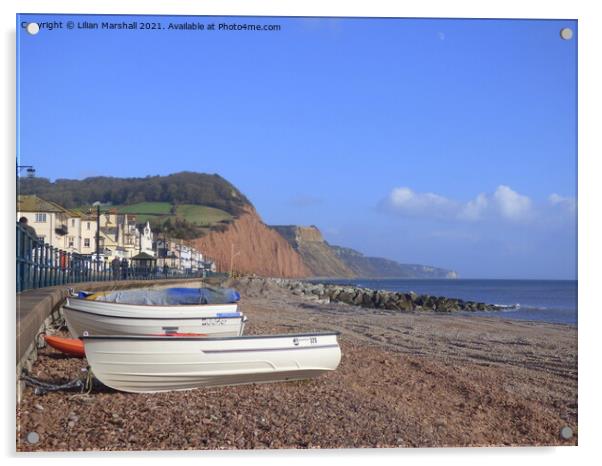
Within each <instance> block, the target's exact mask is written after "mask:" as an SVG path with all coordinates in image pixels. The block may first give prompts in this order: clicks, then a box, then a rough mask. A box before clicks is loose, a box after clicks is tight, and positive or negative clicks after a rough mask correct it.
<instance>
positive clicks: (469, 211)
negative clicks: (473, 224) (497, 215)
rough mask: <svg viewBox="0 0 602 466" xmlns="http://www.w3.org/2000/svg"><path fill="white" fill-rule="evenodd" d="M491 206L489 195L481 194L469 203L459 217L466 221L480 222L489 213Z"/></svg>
mask: <svg viewBox="0 0 602 466" xmlns="http://www.w3.org/2000/svg"><path fill="white" fill-rule="evenodd" d="M489 205H490V202H489V199H488V198H487V195H486V194H484V193H481V194H479V195H478V196H477V197H476V198H475V199H473V200H472V201H468V202H467V203H466V204H465V205H464V207H463V208H462V210H461V211H460V213H459V217H460V218H462V219H466V220H478V219H479V218H481V217H482V216H483V215H484V214H485V212H486V211H487V209H488V207H489Z"/></svg>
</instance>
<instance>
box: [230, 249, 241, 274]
mask: <svg viewBox="0 0 602 466" xmlns="http://www.w3.org/2000/svg"><path fill="white" fill-rule="evenodd" d="M239 254H240V251H237V252H236V254H234V243H230V278H232V272H233V270H234V258H235V257H236V256H238V255H239Z"/></svg>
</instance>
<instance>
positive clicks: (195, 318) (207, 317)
mask: <svg viewBox="0 0 602 466" xmlns="http://www.w3.org/2000/svg"><path fill="white" fill-rule="evenodd" d="M63 309H68V310H70V311H73V312H81V313H82V314H90V315H93V316H102V317H111V318H113V319H133V320H201V319H244V317H245V315H244V314H243V313H242V312H239V314H240V315H238V316H221V317H219V316H194V317H171V316H170V317H154V316H153V317H142V316H123V315H122V316H116V315H111V314H103V313H102V312H93V311H83V310H81V309H76V308H74V307H71V306H67V305H63ZM188 310H189V309H188ZM201 310H202V309H201ZM237 312H238V311H237Z"/></svg>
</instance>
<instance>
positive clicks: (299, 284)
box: [239, 277, 502, 312]
mask: <svg viewBox="0 0 602 466" xmlns="http://www.w3.org/2000/svg"><path fill="white" fill-rule="evenodd" d="M254 282H255V283H254ZM239 284H240V285H242V286H248V285H253V284H257V285H262V286H263V285H272V284H273V285H278V286H280V287H282V288H285V289H287V290H288V291H290V292H291V293H292V294H294V295H297V296H303V297H305V298H308V299H310V300H312V301H315V302H320V303H344V304H349V305H352V306H361V307H366V308H374V309H387V310H392V311H400V312H415V311H435V312H454V311H469V312H470V311H499V310H501V309H502V307H500V306H496V305H494V304H487V303H481V302H476V301H466V300H463V299H458V298H449V297H445V296H431V295H424V294H422V295H419V294H416V293H414V292H413V291H409V292H407V293H403V292H397V291H385V290H373V289H370V288H362V287H358V286H353V285H335V284H325V283H312V282H306V281H301V280H289V279H282V278H257V277H245V278H241V279H240V280H239Z"/></svg>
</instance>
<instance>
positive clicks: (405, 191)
mask: <svg viewBox="0 0 602 466" xmlns="http://www.w3.org/2000/svg"><path fill="white" fill-rule="evenodd" d="M136 19H137V20H138V21H139V22H140V21H141V20H142V19H144V20H145V21H160V22H161V23H162V25H163V27H167V25H168V24H169V23H170V22H173V23H183V22H185V21H189V22H192V21H194V22H201V23H204V24H208V23H216V24H219V23H224V22H226V23H238V24H244V23H246V24H279V25H281V30H280V31H278V32H267V31H266V32H250V31H240V32H233V31H173V30H167V29H163V30H161V31H141V30H131V31H123V30H121V31H120V30H115V31H109V30H79V29H77V28H75V29H73V30H68V29H66V28H63V29H54V30H52V31H49V30H47V29H42V30H41V31H40V33H39V34H38V35H35V36H30V35H28V34H27V33H26V32H25V31H24V30H23V29H20V28H19V32H18V48H19V53H18V62H19V63H18V73H19V95H18V104H19V119H18V123H19V130H20V134H19V138H18V150H19V152H20V155H21V163H23V164H33V165H35V167H36V169H37V172H38V175H39V176H43V177H48V178H51V179H56V178H84V177H87V176H94V175H113V176H145V175H156V174H161V175H163V174H168V173H173V172H177V171H182V170H191V171H200V172H209V173H219V174H221V175H222V176H224V177H225V178H227V179H228V180H230V181H231V182H232V183H234V184H235V185H236V186H237V187H238V188H240V189H241V190H242V191H243V192H244V193H245V194H246V195H247V196H248V197H249V198H250V199H251V201H252V202H253V203H254V205H255V206H256V208H257V210H258V211H259V213H260V214H261V216H262V217H263V219H264V221H265V222H266V223H268V224H303V225H309V224H314V225H316V226H318V227H319V228H320V229H321V230H322V232H323V234H324V236H325V237H326V239H327V240H328V241H329V242H331V243H334V244H339V245H344V246H349V247H353V248H355V249H358V250H360V251H362V252H364V253H365V254H369V255H377V256H384V257H389V258H392V259H395V260H398V261H401V262H406V263H421V264H430V265H435V266H441V267H446V268H451V269H454V270H457V271H458V272H459V273H460V275H461V276H462V277H465V278H469V277H474V278H480V277H483V278H576V257H577V256H576V189H577V152H576V137H577V123H576V91H577V83H576V58H577V40H576V37H577V24H576V21H569V20H559V21H551V20H545V21H536V20H434V19H433V20H428V19H405V20H404V19H386V20H385V19H381V20H378V19H281V18H202V17H197V18H185V17H143V18H140V17H139V18H135V17H129V18H126V20H129V21H134V20H136ZM52 20H57V21H63V23H66V21H69V20H72V21H74V22H75V23H76V24H77V22H82V21H83V20H87V21H89V22H90V21H92V22H98V23H100V22H102V21H111V22H118V21H121V20H122V18H119V17H94V16H87V17H84V16H79V17H77V16H70V15H50V16H49V15H44V16H40V15H24V16H22V17H21V18H20V21H52ZM563 27H571V28H572V29H573V31H574V33H575V34H574V38H573V39H572V40H569V41H565V40H562V39H561V38H560V34H559V31H560V29H562V28H563Z"/></svg>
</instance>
